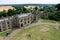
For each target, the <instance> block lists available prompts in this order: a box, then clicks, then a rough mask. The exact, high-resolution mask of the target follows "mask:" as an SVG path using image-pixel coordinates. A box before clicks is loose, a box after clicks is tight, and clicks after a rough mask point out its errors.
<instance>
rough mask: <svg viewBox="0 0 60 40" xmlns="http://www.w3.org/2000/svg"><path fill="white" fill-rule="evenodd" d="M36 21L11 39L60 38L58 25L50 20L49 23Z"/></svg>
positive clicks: (52, 39)
mask: <svg viewBox="0 0 60 40" xmlns="http://www.w3.org/2000/svg"><path fill="white" fill-rule="evenodd" d="M46 21H47V20H46ZM46 21H45V23H40V22H38V23H35V25H34V26H30V27H28V28H26V29H23V30H20V31H19V32H18V33H16V35H14V36H13V37H12V38H11V39H10V40H60V31H59V29H57V27H58V25H57V24H56V23H52V24H51V22H52V21H49V22H48V23H46Z"/></svg>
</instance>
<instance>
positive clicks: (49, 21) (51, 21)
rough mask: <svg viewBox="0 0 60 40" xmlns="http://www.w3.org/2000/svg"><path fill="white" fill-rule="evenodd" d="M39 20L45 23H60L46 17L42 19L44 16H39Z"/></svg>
mask: <svg viewBox="0 0 60 40" xmlns="http://www.w3.org/2000/svg"><path fill="white" fill-rule="evenodd" d="M39 20H40V21H41V22H44V23H60V21H54V20H46V19H42V18H39Z"/></svg>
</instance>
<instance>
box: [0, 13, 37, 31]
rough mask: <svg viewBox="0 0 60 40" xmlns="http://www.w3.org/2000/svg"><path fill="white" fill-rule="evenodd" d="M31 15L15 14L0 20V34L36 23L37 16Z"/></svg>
mask: <svg viewBox="0 0 60 40" xmlns="http://www.w3.org/2000/svg"><path fill="white" fill-rule="evenodd" d="M33 13H34V12H33ZM33 13H23V14H17V15H14V16H11V17H7V18H3V19H0V32H2V31H5V30H7V29H13V28H20V27H24V26H27V25H29V24H31V23H33V22H36V21H37V19H38V15H37V14H36V13H35V14H33Z"/></svg>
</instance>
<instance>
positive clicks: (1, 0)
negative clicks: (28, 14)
mask: <svg viewBox="0 0 60 40" xmlns="http://www.w3.org/2000/svg"><path fill="white" fill-rule="evenodd" d="M58 3H60V0H0V5H2V4H58Z"/></svg>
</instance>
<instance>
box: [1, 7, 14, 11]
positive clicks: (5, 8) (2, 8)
mask: <svg viewBox="0 0 60 40" xmlns="http://www.w3.org/2000/svg"><path fill="white" fill-rule="evenodd" d="M13 8H14V7H12V6H0V11H3V10H6V11H7V10H8V9H13Z"/></svg>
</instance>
